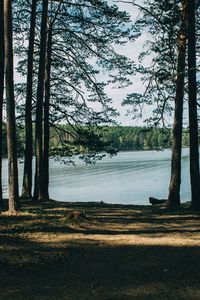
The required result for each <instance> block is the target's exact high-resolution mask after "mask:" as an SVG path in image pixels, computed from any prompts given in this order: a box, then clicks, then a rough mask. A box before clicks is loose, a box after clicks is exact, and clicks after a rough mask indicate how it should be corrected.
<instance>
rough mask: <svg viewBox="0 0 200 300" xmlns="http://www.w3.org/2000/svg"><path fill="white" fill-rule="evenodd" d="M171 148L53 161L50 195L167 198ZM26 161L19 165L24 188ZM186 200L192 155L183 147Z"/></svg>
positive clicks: (132, 200) (131, 200)
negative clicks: (87, 160)
mask: <svg viewBox="0 0 200 300" xmlns="http://www.w3.org/2000/svg"><path fill="white" fill-rule="evenodd" d="M170 159H171V151H170V150H164V151H136V152H120V153H118V155H117V156H115V157H113V158H104V159H103V160H101V161H99V162H97V164H96V165H95V166H86V165H85V164H84V163H83V162H81V161H80V160H77V165H76V166H70V165H64V164H60V163H59V162H56V161H54V160H51V161H50V197H51V198H52V199H57V200H62V201H104V202H107V203H124V204H148V203H149V202H148V198H149V197H150V196H153V197H156V198H167V195H168V185H169V178H170ZM22 172H23V164H22V163H20V164H19V184H20V188H21V181H22ZM3 192H4V196H5V197H6V196H7V159H4V160H3ZM181 199H182V202H184V201H188V200H190V183H189V156H188V149H183V158H182V187H181Z"/></svg>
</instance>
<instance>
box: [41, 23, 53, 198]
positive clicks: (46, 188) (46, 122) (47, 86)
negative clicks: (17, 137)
mask: <svg viewBox="0 0 200 300" xmlns="http://www.w3.org/2000/svg"><path fill="white" fill-rule="evenodd" d="M51 54H52V25H51V24H50V26H49V31H48V41H47V63H46V79H45V102H44V160H43V162H44V165H43V167H44V182H43V183H44V195H45V198H46V199H49V138H50V133H49V102H50V77H51Z"/></svg>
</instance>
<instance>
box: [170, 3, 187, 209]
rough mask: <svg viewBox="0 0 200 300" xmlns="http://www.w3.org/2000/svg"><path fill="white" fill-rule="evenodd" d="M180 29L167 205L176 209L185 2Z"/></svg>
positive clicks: (184, 46) (178, 177) (179, 180)
mask: <svg viewBox="0 0 200 300" xmlns="http://www.w3.org/2000/svg"><path fill="white" fill-rule="evenodd" d="M181 18H182V20H181V23H182V24H181V28H180V31H179V34H178V58H177V78H176V97H175V110H174V123H173V142H172V158H171V178H170V185H169V195H168V205H169V207H178V206H179V205H180V186H181V148H182V127H183V99H184V83H185V60H186V40H187V0H184V1H183V3H182V17H181Z"/></svg>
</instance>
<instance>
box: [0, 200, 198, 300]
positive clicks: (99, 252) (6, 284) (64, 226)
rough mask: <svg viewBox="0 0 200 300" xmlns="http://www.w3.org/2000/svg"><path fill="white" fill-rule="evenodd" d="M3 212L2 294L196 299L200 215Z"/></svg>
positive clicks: (70, 207) (77, 208)
mask: <svg viewBox="0 0 200 300" xmlns="http://www.w3.org/2000/svg"><path fill="white" fill-rule="evenodd" d="M21 204H22V208H21V211H20V212H18V213H17V214H15V215H9V213H7V212H1V213H0V228H1V231H0V237H1V238H0V252H1V256H0V257H1V258H0V270H1V299H14V298H15V299H19V300H20V299H61V300H65V299H68V300H74V299H83V300H93V299H95V300H102V299H128V300H129V299H146V300H147V299H149V298H151V299H157V300H158V299H159V300H160V299H175V300H176V299H177V300H178V299H194V295H195V299H198V298H199V297H200V288H199V276H200V268H199V266H200V255H199V253H200V214H199V213H194V212H192V211H190V210H189V209H186V208H182V209H180V210H176V211H169V210H166V208H164V207H163V206H160V205H158V206H157V205H156V206H150V205H123V204H122V205H121V204H107V203H98V202H87V203H86V202H76V203H75V202H70V203H67V202H60V201H55V200H50V201H47V202H44V203H36V204H33V203H31V202H30V201H27V200H23V201H21Z"/></svg>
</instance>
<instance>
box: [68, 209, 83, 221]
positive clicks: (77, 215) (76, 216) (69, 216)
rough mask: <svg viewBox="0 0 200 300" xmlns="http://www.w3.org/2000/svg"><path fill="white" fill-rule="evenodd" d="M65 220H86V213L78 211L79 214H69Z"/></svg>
mask: <svg viewBox="0 0 200 300" xmlns="http://www.w3.org/2000/svg"><path fill="white" fill-rule="evenodd" d="M67 218H68V219H69V220H72V219H76V220H77V219H86V213H85V211H79V212H74V211H72V212H70V213H69V214H68V215H67Z"/></svg>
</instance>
